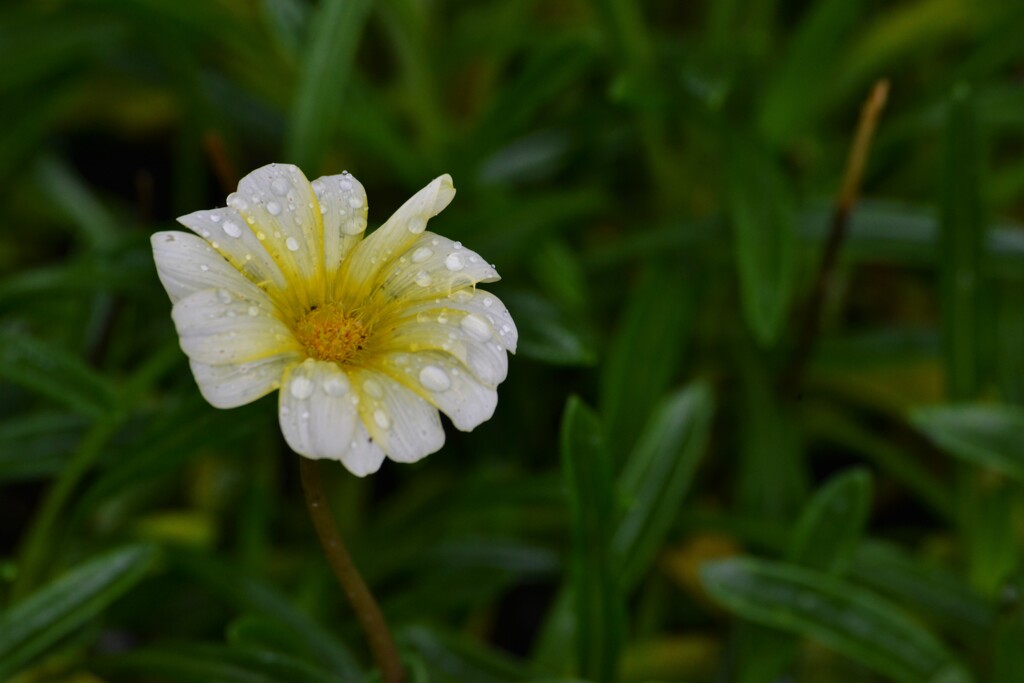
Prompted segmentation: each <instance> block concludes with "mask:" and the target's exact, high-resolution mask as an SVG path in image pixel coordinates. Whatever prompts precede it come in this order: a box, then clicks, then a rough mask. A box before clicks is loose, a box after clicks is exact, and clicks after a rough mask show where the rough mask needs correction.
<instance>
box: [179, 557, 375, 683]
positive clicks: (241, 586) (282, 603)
mask: <svg viewBox="0 0 1024 683" xmlns="http://www.w3.org/2000/svg"><path fill="white" fill-rule="evenodd" d="M168 557H169V559H170V560H171V561H172V563H173V564H174V565H175V566H177V567H180V568H181V569H182V570H184V571H185V572H187V573H188V574H189V575H191V576H193V577H195V579H197V580H198V581H200V582H202V583H203V584H206V585H207V586H208V587H209V588H210V589H211V591H212V592H213V593H214V594H215V595H217V596H218V597H221V598H223V599H224V600H226V601H227V602H229V603H231V604H233V605H235V606H236V607H239V608H241V609H245V610H249V611H252V612H255V613H257V614H261V615H265V616H267V617H268V618H272V619H274V620H276V621H278V622H280V623H281V624H284V625H285V626H286V627H288V628H290V629H292V630H293V631H294V632H295V633H296V634H297V635H299V636H300V637H301V638H302V640H303V642H304V643H305V645H306V648H307V650H308V652H309V655H310V656H311V657H312V658H315V659H316V660H317V661H319V662H320V664H322V665H323V666H324V667H326V668H328V669H329V670H330V671H331V672H333V673H334V674H336V675H337V676H338V677H340V678H341V679H343V680H359V677H360V676H361V675H362V674H361V670H360V668H359V666H358V665H357V663H356V660H355V657H354V656H353V655H352V653H351V652H350V651H349V649H348V647H346V646H345V644H344V643H343V642H342V641H340V640H339V639H338V638H337V637H336V636H335V635H334V634H333V633H331V632H330V631H328V630H327V629H326V628H324V627H323V626H321V625H320V624H318V623H317V622H316V621H315V620H313V618H312V617H310V616H309V615H308V614H306V613H305V612H302V611H301V610H299V609H298V608H297V607H296V606H295V605H293V604H292V603H291V602H289V601H288V599H287V598H286V597H285V596H283V595H281V594H280V593H279V592H278V591H277V589H276V588H274V587H273V586H272V585H270V584H267V583H264V582H262V581H260V580H258V579H256V578H254V577H252V576H248V575H246V574H245V573H244V572H243V571H241V570H240V569H239V568H237V567H232V566H229V565H227V564H224V563H221V562H218V561H216V560H215V559H214V558H212V557H207V556H204V555H200V554H197V553H190V552H185V551H181V550H174V551H173V552H172V551H169V552H168Z"/></svg>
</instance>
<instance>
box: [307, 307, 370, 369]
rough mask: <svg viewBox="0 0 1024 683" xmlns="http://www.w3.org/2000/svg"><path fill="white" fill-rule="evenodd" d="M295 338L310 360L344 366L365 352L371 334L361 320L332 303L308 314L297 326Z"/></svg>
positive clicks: (314, 308) (315, 308) (313, 309)
mask: <svg viewBox="0 0 1024 683" xmlns="http://www.w3.org/2000/svg"><path fill="white" fill-rule="evenodd" d="M295 336H296V337H297V338H298V340H299V343H300V344H302V345H303V346H304V347H305V349H306V353H307V354H309V355H310V357H312V358H317V359H319V360H328V361H334V362H335V363H338V364H342V363H345V362H347V361H349V360H351V359H352V358H353V356H355V355H356V354H357V353H359V352H360V351H362V350H363V346H364V345H365V342H366V338H367V337H368V336H370V334H369V331H368V330H367V329H366V326H365V325H363V323H362V322H360V321H359V319H358V318H356V317H355V316H353V315H349V314H347V313H345V311H343V310H342V308H341V306H340V305H339V304H333V303H332V304H325V305H323V306H314V307H313V308H312V310H310V311H309V312H308V313H306V315H305V317H303V318H302V319H300V320H299V322H298V323H297V324H296V325H295Z"/></svg>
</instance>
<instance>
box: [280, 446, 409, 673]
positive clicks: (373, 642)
mask: <svg viewBox="0 0 1024 683" xmlns="http://www.w3.org/2000/svg"><path fill="white" fill-rule="evenodd" d="M299 469H300V472H301V475H302V489H303V491H305V493H306V507H307V508H308V509H309V516H310V519H312V520H313V528H315V529H316V535H317V536H318V537H319V538H320V545H321V546H322V547H323V549H324V554H325V555H326V556H327V562H328V564H330V565H331V570H332V571H333V572H334V576H335V577H337V579H338V583H339V584H341V588H342V590H343V591H344V592H345V596H346V597H347V598H348V601H349V604H350V605H352V609H353V610H354V611H355V613H356V618H357V619H358V620H359V625H360V626H362V628H363V633H365V634H366V640H367V641H368V642H369V644H370V651H371V652H372V653H373V659H374V661H376V662H377V667H378V668H379V669H380V675H381V681H382V683H404V681H405V672H404V671H403V670H402V662H401V660H400V659H399V658H398V650H397V649H396V648H395V641H394V640H393V639H392V638H391V632H390V631H389V630H388V625H387V623H386V622H385V621H384V615H383V614H382V613H381V611H380V607H379V606H378V605H377V600H376V599H375V598H374V597H373V593H371V592H370V589H369V588H368V587H367V585H366V582H365V581H363V577H362V576H360V574H359V570H358V569H356V565H355V564H354V563H353V562H352V557H351V556H350V555H349V554H348V550H347V549H346V548H345V544H344V542H342V540H341V535H340V534H339V533H338V527H337V526H336V525H335V524H334V517H332V516H331V509H330V507H329V506H328V505H327V497H326V496H325V495H324V486H323V481H322V480H321V478H320V468H319V465H318V463H317V461H316V460H312V459H310V458H304V457H301V456H300V457H299Z"/></svg>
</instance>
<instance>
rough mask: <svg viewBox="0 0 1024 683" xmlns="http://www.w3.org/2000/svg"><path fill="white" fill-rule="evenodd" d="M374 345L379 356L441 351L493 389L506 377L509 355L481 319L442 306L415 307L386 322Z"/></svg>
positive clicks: (472, 314)
mask: <svg viewBox="0 0 1024 683" xmlns="http://www.w3.org/2000/svg"><path fill="white" fill-rule="evenodd" d="M382 327H385V328H386V330H387V331H386V333H385V334H381V335H380V337H379V339H378V340H376V341H375V345H376V346H375V348H377V349H379V350H380V351H382V352H402V351H406V352H408V351H442V352H444V353H448V354H450V355H452V356H454V357H455V358H456V359H458V360H459V361H460V362H461V363H462V364H463V365H465V366H466V367H468V368H469V369H470V370H471V371H472V372H473V374H474V375H475V376H476V378H477V379H479V380H480V381H481V382H483V383H484V384H486V385H487V386H490V387H495V386H497V385H498V384H500V383H501V382H503V381H504V380H505V377H506V376H507V375H508V354H507V353H506V352H505V347H504V345H503V344H502V343H501V342H500V341H499V340H498V338H496V337H495V336H494V335H493V334H491V335H485V331H488V330H489V329H491V328H490V326H489V324H488V323H486V322H485V321H484V320H483V319H482V318H480V317H479V316H476V314H474V313H467V312H466V311H463V310H459V309H456V308H453V307H447V306H444V305H443V304H434V305H428V306H423V307H417V308H415V309H411V310H409V314H408V316H407V317H404V318H401V319H398V320H387V321H385V322H384V324H383V325H382Z"/></svg>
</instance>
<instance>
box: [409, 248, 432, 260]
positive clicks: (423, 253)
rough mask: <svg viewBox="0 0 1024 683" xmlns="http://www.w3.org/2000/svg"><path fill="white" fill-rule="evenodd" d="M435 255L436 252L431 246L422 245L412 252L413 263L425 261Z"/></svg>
mask: <svg viewBox="0 0 1024 683" xmlns="http://www.w3.org/2000/svg"><path fill="white" fill-rule="evenodd" d="M433 255H434V252H433V250H432V249H430V247H420V248H419V249H417V250H416V251H414V252H412V262H413V263H423V262H424V261H426V260H427V259H428V258H430V257H431V256H433Z"/></svg>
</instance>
